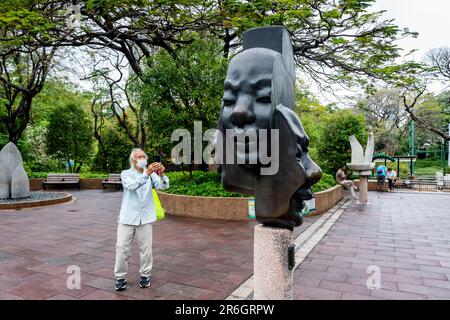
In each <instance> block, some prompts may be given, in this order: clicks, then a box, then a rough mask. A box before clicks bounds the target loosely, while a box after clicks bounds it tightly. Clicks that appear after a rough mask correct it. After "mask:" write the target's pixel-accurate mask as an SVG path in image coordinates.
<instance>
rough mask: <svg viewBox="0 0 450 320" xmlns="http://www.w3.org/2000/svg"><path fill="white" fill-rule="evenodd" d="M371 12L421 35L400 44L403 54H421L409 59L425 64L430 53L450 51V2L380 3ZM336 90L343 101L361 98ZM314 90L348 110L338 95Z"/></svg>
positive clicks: (434, 87)
mask: <svg viewBox="0 0 450 320" xmlns="http://www.w3.org/2000/svg"><path fill="white" fill-rule="evenodd" d="M368 10H369V11H379V10H385V11H386V12H385V13H384V14H383V17H382V18H381V19H395V21H394V22H393V23H394V24H395V25H397V26H399V27H400V28H402V29H403V28H408V29H409V30H410V31H415V32H418V33H419V35H418V37H417V38H413V37H408V38H405V39H402V40H399V41H398V42H397V45H398V46H399V47H400V48H403V49H404V51H403V52H402V53H403V54H406V53H408V52H409V51H411V50H417V51H416V52H414V53H413V54H412V55H410V56H408V59H413V60H416V61H423V59H424V57H425V55H426V53H427V52H428V51H429V50H430V49H433V48H439V47H450V0H376V3H374V5H373V6H372V7H371V8H369V9H368ZM334 88H335V92H334V93H335V94H336V95H337V96H338V97H340V99H342V98H343V97H346V96H355V95H358V92H359V90H356V91H353V90H352V91H347V90H343V89H342V88H341V87H339V86H336V87H334ZM445 88H446V85H445V84H443V83H442V82H437V81H436V82H433V83H430V84H429V85H428V90H429V91H431V92H435V93H439V92H441V91H442V90H444V89H445ZM310 90H312V92H313V93H314V94H315V95H316V96H317V97H318V98H319V100H320V101H322V103H325V104H327V103H330V102H337V103H338V105H340V106H348V103H349V102H346V100H345V98H344V100H342V101H340V99H336V96H334V95H331V94H328V93H325V92H322V91H319V90H318V88H317V87H316V86H315V85H314V84H312V87H311V88H310Z"/></svg>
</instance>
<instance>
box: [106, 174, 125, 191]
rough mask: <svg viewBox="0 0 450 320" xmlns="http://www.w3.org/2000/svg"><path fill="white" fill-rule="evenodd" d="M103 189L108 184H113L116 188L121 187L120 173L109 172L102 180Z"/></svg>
mask: <svg viewBox="0 0 450 320" xmlns="http://www.w3.org/2000/svg"><path fill="white" fill-rule="evenodd" d="M102 186H103V189H106V188H107V187H108V186H114V187H116V188H122V179H121V177H120V173H111V174H110V175H109V177H108V178H106V179H105V180H103V181H102Z"/></svg>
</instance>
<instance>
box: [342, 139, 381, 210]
mask: <svg viewBox="0 0 450 320" xmlns="http://www.w3.org/2000/svg"><path fill="white" fill-rule="evenodd" d="M349 139H350V147H351V148H352V160H351V163H347V167H348V168H349V169H350V170H353V173H354V174H355V175H358V176H359V202H360V203H361V204H365V203H367V190H368V188H367V180H368V177H369V176H370V175H371V174H372V172H371V170H372V169H373V168H374V167H375V163H373V162H372V158H373V151H374V148H375V140H374V137H373V134H372V133H371V134H369V138H368V139H367V146H366V152H365V153H364V152H363V148H362V146H361V144H360V143H359V141H358V139H356V137H355V136H350V137H349Z"/></svg>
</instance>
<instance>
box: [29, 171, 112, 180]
mask: <svg viewBox="0 0 450 320" xmlns="http://www.w3.org/2000/svg"><path fill="white" fill-rule="evenodd" d="M25 171H27V174H28V178H30V179H37V178H41V179H42V178H47V175H49V174H66V173H67V172H29V171H28V170H27V168H25ZM107 177H108V174H107V173H103V172H81V173H80V178H81V179H105V178H107Z"/></svg>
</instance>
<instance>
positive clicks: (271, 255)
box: [253, 225, 294, 300]
mask: <svg viewBox="0 0 450 320" xmlns="http://www.w3.org/2000/svg"><path fill="white" fill-rule="evenodd" d="M254 237H255V242H254V257H253V259H254V293H255V300H292V299H293V287H294V272H293V271H294V270H293V269H289V248H290V247H291V246H293V245H294V244H293V232H292V231H291V230H289V229H283V228H274V227H266V226H263V225H257V226H256V227H255V233H254Z"/></svg>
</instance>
